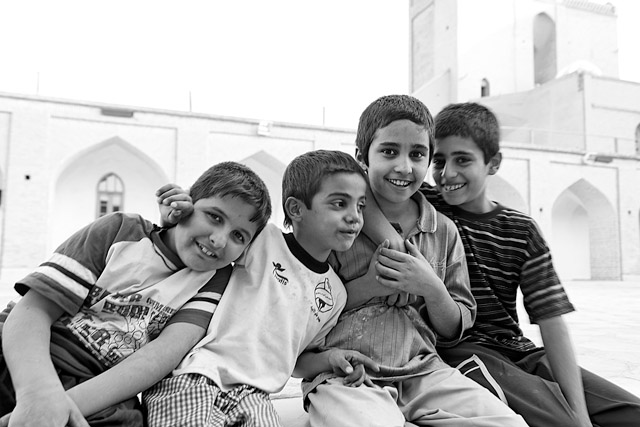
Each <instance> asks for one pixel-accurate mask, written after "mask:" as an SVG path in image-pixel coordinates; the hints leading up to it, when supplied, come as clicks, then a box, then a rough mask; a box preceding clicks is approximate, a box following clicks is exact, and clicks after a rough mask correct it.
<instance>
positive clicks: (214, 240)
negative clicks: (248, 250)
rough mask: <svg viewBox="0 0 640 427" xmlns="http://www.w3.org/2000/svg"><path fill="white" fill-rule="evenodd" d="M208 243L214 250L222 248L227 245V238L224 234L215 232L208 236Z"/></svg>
mask: <svg viewBox="0 0 640 427" xmlns="http://www.w3.org/2000/svg"><path fill="white" fill-rule="evenodd" d="M209 241H210V242H211V244H212V245H213V247H214V248H216V249H219V248H224V247H225V246H226V245H227V237H226V234H225V233H221V232H219V231H215V232H213V233H211V234H210V235H209Z"/></svg>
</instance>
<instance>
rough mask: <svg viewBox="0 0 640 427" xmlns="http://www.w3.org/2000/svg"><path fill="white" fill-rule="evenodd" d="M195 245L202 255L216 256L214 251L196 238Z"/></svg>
mask: <svg viewBox="0 0 640 427" xmlns="http://www.w3.org/2000/svg"><path fill="white" fill-rule="evenodd" d="M196 246H198V248H199V249H200V252H202V253H203V254H204V255H206V256H208V257H209V258H218V256H217V255H216V253H215V252H214V251H212V250H211V249H209V248H208V247H207V246H205V245H203V244H201V243H200V242H198V241H197V240H196Z"/></svg>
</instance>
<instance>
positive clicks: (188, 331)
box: [68, 323, 205, 416]
mask: <svg viewBox="0 0 640 427" xmlns="http://www.w3.org/2000/svg"><path fill="white" fill-rule="evenodd" d="M204 332H205V331H204V329H203V328H200V327H197V326H195V325H192V324H188V323H176V324H172V325H169V326H167V327H166V328H165V329H164V330H163V331H162V333H161V334H160V336H159V337H158V338H156V339H155V340H154V341H151V342H150V343H148V344H147V345H145V346H144V347H142V348H141V349H140V350H138V351H136V352H135V353H133V354H132V355H131V356H129V357H127V358H126V359H125V360H123V361H122V362H120V363H119V364H117V365H116V366H114V367H113V368H111V369H108V370H107V371H105V372H104V373H102V374H100V375H98V376H97V377H95V378H92V379H91V380H89V381H86V382H84V383H82V384H79V385H77V386H76V387H74V388H72V389H70V390H69V391H68V394H69V396H70V397H71V398H72V399H73V401H74V402H75V403H76V405H77V406H78V408H79V409H80V411H81V412H82V414H83V415H85V416H87V415H91V414H94V413H96V412H98V411H101V410H103V409H105V408H108V407H110V406H112V405H115V404H117V403H119V402H122V401H123V400H126V399H129V398H131V397H133V396H135V395H137V394H138V393H140V392H142V391H144V390H146V389H148V388H149V387H151V386H152V385H154V384H155V383H157V382H158V381H160V380H161V379H162V378H164V377H165V376H166V375H168V374H169V373H170V372H171V371H172V370H173V369H174V368H175V367H176V366H177V365H178V364H179V363H180V361H181V360H182V358H183V357H184V356H185V355H186V354H187V352H188V351H189V350H190V349H191V348H192V347H193V346H194V345H195V344H196V343H197V342H198V341H199V340H200V339H201V338H202V336H203V335H204ZM123 378H126V381H123Z"/></svg>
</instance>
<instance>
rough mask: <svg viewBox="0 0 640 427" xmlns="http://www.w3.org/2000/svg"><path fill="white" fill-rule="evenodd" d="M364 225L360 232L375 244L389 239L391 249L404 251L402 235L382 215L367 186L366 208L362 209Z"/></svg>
mask: <svg viewBox="0 0 640 427" xmlns="http://www.w3.org/2000/svg"><path fill="white" fill-rule="evenodd" d="M363 215H364V225H363V227H362V232H363V233H364V234H366V235H367V237H369V238H370V239H371V240H372V241H373V242H374V243H375V244H376V245H379V244H381V243H382V242H384V241H385V240H388V241H389V246H388V247H390V248H391V249H395V250H397V251H400V252H405V251H406V249H405V247H404V241H403V239H402V236H400V235H399V234H398V232H397V231H396V230H395V229H394V228H393V226H392V225H391V223H390V222H389V220H388V219H387V217H385V216H384V214H383V213H382V211H381V210H380V207H379V206H378V203H377V202H376V198H375V197H374V196H373V194H372V193H371V189H369V187H368V186H367V208H366V209H365V210H364V211H363Z"/></svg>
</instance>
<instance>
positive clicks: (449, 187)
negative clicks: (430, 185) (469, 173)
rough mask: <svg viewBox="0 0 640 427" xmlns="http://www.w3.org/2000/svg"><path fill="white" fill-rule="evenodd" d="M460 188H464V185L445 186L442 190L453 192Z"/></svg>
mask: <svg viewBox="0 0 640 427" xmlns="http://www.w3.org/2000/svg"><path fill="white" fill-rule="evenodd" d="M462 187H464V184H455V185H445V187H444V189H445V190H446V191H454V190H457V189H458V188H462Z"/></svg>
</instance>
